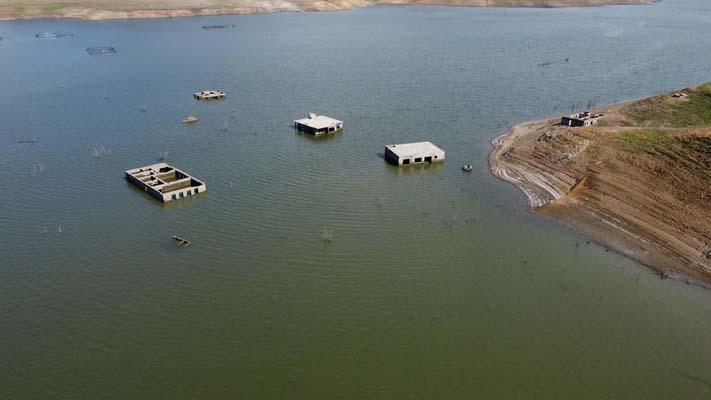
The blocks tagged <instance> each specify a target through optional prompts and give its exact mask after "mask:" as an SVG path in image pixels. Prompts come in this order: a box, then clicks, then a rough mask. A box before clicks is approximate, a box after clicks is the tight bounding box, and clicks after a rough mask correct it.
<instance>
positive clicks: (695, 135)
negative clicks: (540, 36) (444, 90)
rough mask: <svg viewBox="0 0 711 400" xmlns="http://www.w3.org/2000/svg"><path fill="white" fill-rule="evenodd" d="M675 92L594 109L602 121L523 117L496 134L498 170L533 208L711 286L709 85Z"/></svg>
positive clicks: (494, 166) (666, 271) (663, 270)
mask: <svg viewBox="0 0 711 400" xmlns="http://www.w3.org/2000/svg"><path fill="white" fill-rule="evenodd" d="M675 93H684V94H685V95H682V96H680V97H674V96H672V95H671V94H665V95H661V96H657V97H653V98H649V99H644V100H639V101H634V102H630V103H625V104H620V105H616V106H612V107H607V108H604V109H600V110H596V111H597V112H600V113H603V114H605V116H604V117H603V118H601V119H600V120H599V124H598V125H597V126H592V127H577V128H573V127H567V126H563V125H561V124H560V118H556V119H549V120H542V121H534V122H528V123H524V124H520V125H517V126H515V127H514V128H513V129H512V130H511V131H509V132H508V133H506V134H504V135H502V136H500V137H498V138H496V139H494V141H493V144H494V147H495V148H494V151H493V152H492V153H491V155H490V159H489V161H490V166H491V170H492V172H493V173H494V174H495V175H496V176H498V177H500V178H502V179H505V180H507V181H509V182H512V183H514V184H515V185H516V186H518V187H519V188H521V189H522V190H523V191H524V192H525V193H526V195H527V197H528V199H529V203H530V205H531V207H532V208H533V210H534V212H536V213H538V214H541V215H545V216H548V217H551V218H554V219H557V220H559V221H561V222H563V223H566V224H568V225H570V226H572V227H575V228H577V229H579V230H580V231H582V232H584V233H586V234H588V235H589V236H591V237H592V238H593V239H594V240H595V241H597V242H599V243H602V244H605V245H607V246H609V247H610V248H613V249H615V250H617V251H619V252H621V253H623V254H626V255H628V256H630V257H632V258H634V259H636V260H638V261H640V262H642V263H643V264H645V265H648V266H650V267H651V268H653V269H654V270H655V271H657V272H658V273H659V274H660V275H662V276H663V277H669V278H675V279H680V280H684V281H687V282H690V283H695V284H699V285H702V286H706V287H711V85H709V84H707V85H702V86H699V87H696V88H690V89H685V90H682V91H680V92H675Z"/></svg>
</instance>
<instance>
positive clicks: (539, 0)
mask: <svg viewBox="0 0 711 400" xmlns="http://www.w3.org/2000/svg"><path fill="white" fill-rule="evenodd" d="M654 1H655V0H159V1H140V0H119V1H111V0H89V1H86V0H85V1H82V0H65V1H61V2H57V1H54V0H0V20H2V19H4V20H8V19H34V18H78V19H88V20H103V19H132V18H170V17H189V16H197V15H227V14H258V13H272V12H299V11H336V10H347V9H352V8H359V7H367V6H370V5H376V4H423V5H441V6H457V7H586V6H603V5H612V4H645V3H651V2H654Z"/></svg>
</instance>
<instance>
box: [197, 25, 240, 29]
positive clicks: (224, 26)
mask: <svg viewBox="0 0 711 400" xmlns="http://www.w3.org/2000/svg"><path fill="white" fill-rule="evenodd" d="M234 27H235V26H234V25H203V26H202V29H232V28H234Z"/></svg>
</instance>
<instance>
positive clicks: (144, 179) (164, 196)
mask: <svg viewBox="0 0 711 400" xmlns="http://www.w3.org/2000/svg"><path fill="white" fill-rule="evenodd" d="M126 180H127V181H129V182H131V183H133V184H134V185H136V186H138V187H139V188H141V189H143V191H145V192H146V193H148V194H149V195H151V196H153V197H154V198H156V199H158V200H160V201H162V202H164V203H167V202H169V201H171V200H177V199H182V198H185V197H188V196H192V195H197V194H198V193H202V192H204V191H206V190H207V187H206V186H205V183H204V182H202V181H199V180H197V179H195V178H193V177H192V176H190V175H188V174H186V173H185V172H183V171H181V170H179V169H176V168H174V167H172V166H170V165H168V164H166V163H159V164H153V165H148V166H145V167H141V168H135V169H129V170H128V171H126Z"/></svg>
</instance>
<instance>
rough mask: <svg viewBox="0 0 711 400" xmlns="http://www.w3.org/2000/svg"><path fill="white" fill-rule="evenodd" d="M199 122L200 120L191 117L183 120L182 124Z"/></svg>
mask: <svg viewBox="0 0 711 400" xmlns="http://www.w3.org/2000/svg"><path fill="white" fill-rule="evenodd" d="M198 121H199V120H198V119H197V117H194V116H192V115H190V116H187V117H185V118H183V120H182V121H180V122H181V123H183V124H192V123H193V122H198Z"/></svg>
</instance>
